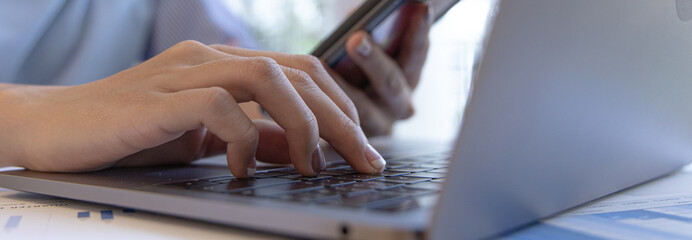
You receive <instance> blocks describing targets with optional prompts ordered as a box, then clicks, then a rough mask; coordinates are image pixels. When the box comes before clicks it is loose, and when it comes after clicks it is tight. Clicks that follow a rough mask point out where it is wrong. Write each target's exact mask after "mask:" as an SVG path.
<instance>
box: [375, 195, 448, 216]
mask: <svg viewBox="0 0 692 240" xmlns="http://www.w3.org/2000/svg"><path fill="white" fill-rule="evenodd" d="M438 198H439V196H438V195H422V196H418V197H407V198H403V199H401V200H399V201H390V202H388V203H386V204H371V205H369V206H368V209H370V210H375V211H383V212H392V213H394V212H403V211H409V210H413V209H426V208H430V207H432V206H435V204H437V201H438Z"/></svg>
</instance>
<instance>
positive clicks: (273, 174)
mask: <svg viewBox="0 0 692 240" xmlns="http://www.w3.org/2000/svg"><path fill="white" fill-rule="evenodd" d="M286 175H288V173H283V172H262V173H255V175H253V176H252V177H253V178H271V177H278V176H286Z"/></svg>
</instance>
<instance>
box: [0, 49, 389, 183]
mask: <svg viewBox="0 0 692 240" xmlns="http://www.w3.org/2000/svg"><path fill="white" fill-rule="evenodd" d="M247 101H256V102H258V103H259V104H260V105H262V107H264V109H266V111H267V112H268V113H269V115H271V117H272V118H273V119H274V120H275V122H270V121H268V120H250V119H249V118H248V117H247V116H246V115H245V114H244V113H243V111H242V110H241V109H240V108H239V106H238V103H239V102H247ZM0 126H2V127H3V128H2V132H3V134H0V156H1V158H0V165H5V166H8V165H12V166H22V167H26V168H28V169H32V170H38V171H57V172H78V171H91V170H98V169H103V168H107V167H111V166H143V165H155V164H177V163H187V162H190V161H194V160H196V159H198V158H200V157H205V156H210V155H214V154H220V153H224V152H226V154H227V159H228V163H229V167H230V170H231V172H232V173H233V175H234V176H235V177H237V178H244V177H249V176H251V175H253V174H254V173H255V169H256V163H255V160H256V159H257V160H260V161H266V162H273V163H292V164H294V166H295V168H296V170H297V172H298V173H300V174H302V175H310V176H314V175H316V174H317V173H318V172H320V171H321V170H323V169H324V168H325V166H326V163H325V160H324V156H323V155H322V154H321V151H320V149H319V146H318V142H319V139H320V138H323V139H325V140H326V141H328V142H329V143H330V144H331V145H332V146H333V147H334V148H335V149H336V151H337V152H339V153H340V154H341V156H342V157H343V158H344V159H345V160H346V161H347V162H348V163H349V164H350V165H351V166H352V167H353V169H354V170H356V171H358V172H365V173H376V172H381V171H382V170H383V169H384V167H385V162H384V160H383V159H382V157H380V155H379V154H378V153H377V152H376V151H375V150H374V149H373V148H372V147H370V146H369V145H368V141H367V139H366V137H365V135H364V134H363V132H362V130H361V128H360V127H359V119H358V114H357V112H356V109H355V107H354V106H353V103H352V102H351V100H350V99H349V98H348V96H347V95H346V94H345V93H344V92H343V91H342V90H341V89H340V88H339V86H338V85H336V83H335V82H334V80H333V79H332V78H331V77H330V76H329V74H328V73H327V71H326V70H325V69H324V68H323V67H322V64H321V62H320V61H319V60H316V59H315V58H314V57H310V56H302V55H288V54H281V53H274V52H262V51H252V50H246V49H240V48H233V47H228V46H206V45H203V44H200V43H198V42H193V41H187V42H182V43H179V44H177V45H175V46H173V47H171V48H170V49H168V50H166V51H165V52H163V53H161V54H159V55H158V56H156V57H154V58H152V59H150V60H148V61H146V62H144V63H142V64H140V65H138V66H135V67H133V68H131V69H128V70H125V71H123V72H120V73H117V74H115V75H112V76H110V77H107V78H104V79H102V80H99V81H95V82H91V83H87V84H83V85H77V86H30V85H13V84H0ZM256 152H257V153H258V154H256Z"/></svg>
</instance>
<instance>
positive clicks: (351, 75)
mask: <svg viewBox="0 0 692 240" xmlns="http://www.w3.org/2000/svg"><path fill="white" fill-rule="evenodd" d="M408 2H423V1H414V0H367V1H365V2H364V3H363V4H362V5H361V6H360V7H359V8H358V9H357V10H356V11H355V12H353V14H351V16H349V17H348V18H347V19H346V20H345V21H344V22H343V23H342V24H341V26H339V27H338V28H337V29H336V30H335V31H334V32H333V33H332V34H331V35H330V36H329V37H327V38H326V39H325V40H324V41H323V42H322V43H321V44H320V45H319V46H318V47H317V48H315V50H314V51H313V52H312V55H314V56H316V57H318V58H320V59H321V60H323V61H324V62H325V63H327V65H329V66H330V67H331V68H332V69H334V70H335V71H336V72H338V73H339V74H341V75H342V76H343V77H344V79H346V80H347V81H349V82H350V83H351V84H353V85H354V86H356V87H358V88H361V89H365V88H367V87H368V85H369V84H370V83H369V81H367V78H366V77H365V74H364V73H363V72H362V71H361V70H360V68H358V66H356V65H355V63H353V61H352V60H351V59H350V58H349V57H348V54H347V53H346V40H347V39H348V37H349V36H351V34H353V33H354V32H356V31H359V30H364V31H366V32H368V33H370V35H371V36H372V38H373V41H374V43H375V44H377V45H379V46H380V47H381V48H382V49H384V50H385V52H387V54H389V55H390V56H395V55H396V54H397V51H398V49H399V46H400V45H401V40H402V34H403V33H404V31H405V29H406V23H407V22H408V18H407V16H408V15H410V14H409V13H408V12H407V11H410V10H409V9H407V8H406V7H405V6H406V3H408Z"/></svg>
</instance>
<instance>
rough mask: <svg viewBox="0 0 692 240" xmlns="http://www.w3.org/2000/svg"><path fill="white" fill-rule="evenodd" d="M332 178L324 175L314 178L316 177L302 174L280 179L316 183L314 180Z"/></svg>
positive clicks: (285, 176)
mask: <svg viewBox="0 0 692 240" xmlns="http://www.w3.org/2000/svg"><path fill="white" fill-rule="evenodd" d="M330 177H332V176H330V175H322V174H319V175H317V176H314V177H308V176H303V175H300V174H291V175H284V176H279V178H286V179H291V180H297V181H314V180H320V179H325V178H330Z"/></svg>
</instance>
